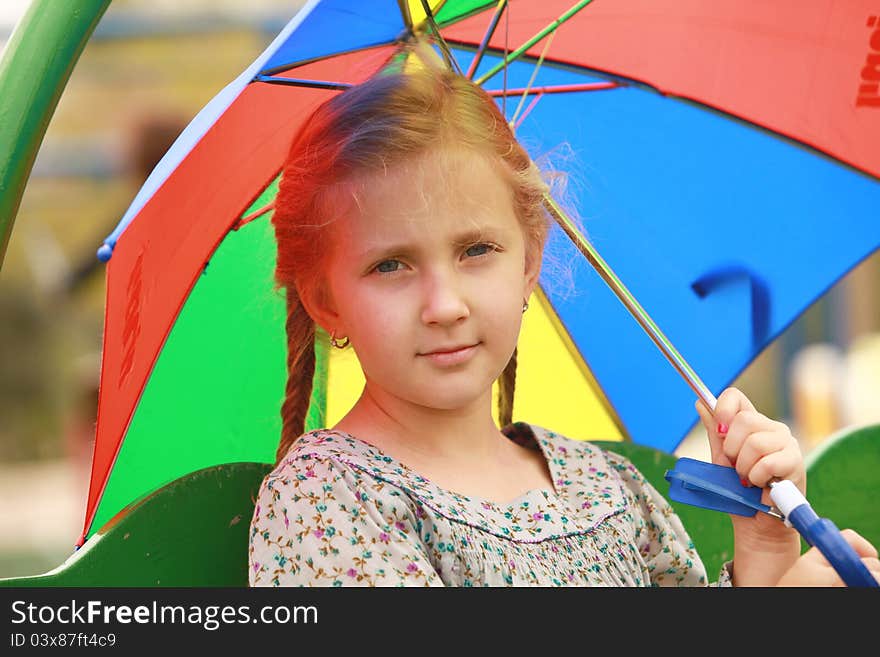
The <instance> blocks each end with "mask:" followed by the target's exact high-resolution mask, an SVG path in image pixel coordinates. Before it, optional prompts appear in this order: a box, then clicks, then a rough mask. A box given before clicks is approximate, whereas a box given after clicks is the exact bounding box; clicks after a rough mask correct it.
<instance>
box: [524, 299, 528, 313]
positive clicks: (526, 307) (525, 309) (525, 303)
mask: <svg viewBox="0 0 880 657" xmlns="http://www.w3.org/2000/svg"><path fill="white" fill-rule="evenodd" d="M528 309H529V302H528V301H526V300H525V299H523V312H525V311H527V310H528Z"/></svg>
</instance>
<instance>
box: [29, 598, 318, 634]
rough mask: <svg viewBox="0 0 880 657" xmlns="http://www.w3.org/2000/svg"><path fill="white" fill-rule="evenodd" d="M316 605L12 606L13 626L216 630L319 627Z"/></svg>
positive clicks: (99, 603) (93, 603) (90, 603)
mask: <svg viewBox="0 0 880 657" xmlns="http://www.w3.org/2000/svg"><path fill="white" fill-rule="evenodd" d="M317 622H318V609H317V607H315V606H286V605H265V606H262V607H259V608H257V609H254V608H252V607H251V606H250V605H238V606H235V605H183V604H175V605H167V604H160V603H159V602H158V601H156V600H153V601H152V602H150V603H148V604H142V605H124V604H123V605H120V604H107V603H104V602H102V601H101V600H88V601H86V602H79V601H77V600H75V599H74V600H71V601H70V602H69V603H67V602H65V603H62V604H34V603H32V602H26V601H24V600H15V601H13V603H12V624H13V625H27V626H28V627H30V626H35V625H55V624H60V625H68V624H86V625H91V624H97V623H103V624H104V625H112V624H114V623H118V624H121V625H129V624H132V623H137V624H142V625H199V626H201V627H203V628H204V629H206V630H209V631H214V630H217V629H219V628H220V627H222V626H223V625H241V624H246V623H262V624H264V625H286V624H288V623H294V624H317Z"/></svg>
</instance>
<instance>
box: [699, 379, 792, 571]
mask: <svg viewBox="0 0 880 657" xmlns="http://www.w3.org/2000/svg"><path fill="white" fill-rule="evenodd" d="M696 408H697V413H699V415H700V420H701V421H702V423H703V426H704V427H705V428H706V433H707V434H708V437H709V447H710V450H711V453H712V462H713V463H715V464H716V465H723V466H727V467H733V468H735V469H736V471H737V473H738V474H739V476H740V479H741V480H742V482H743V485H744V486H759V487H761V488H763V489H764V491H763V493H762V495H761V501H762V502H763V503H764V504H767V505H768V506H769V505H772V504H773V502H772V500H771V499H770V489H769V488H768V483H769V482H770V480H771V479H773V478H774V477H778V478H779V479H788V480H789V481H791V482H792V483H794V484H795V485H796V486H797V487H798V489H799V490H800V491H801V492H802V493H806V486H807V476H806V470H805V468H804V459H803V455H802V454H801V450H800V446H799V445H798V441H797V439H796V438H795V437H794V436H792V435H791V431H790V430H789V428H788V426H786V425H785V424H784V423H782V422H777V421H775V420H771V419H770V418H768V417H767V416H765V415H762V414H761V413H759V412H758V411H757V410H755V407H754V405H753V404H752V402H750V401H749V399H748V397H746V396H745V395H744V394H743V393H742V392H741V391H739V390H737V389H736V388H727V389H726V390H724V391H723V392H722V393H721V395H720V396H719V397H718V401H717V403H716V405H715V413H714V415H713V413H712V412H710V410H709V409H708V408H706V406H705V405H704V404H703V402H702V401H701V400H697V402H696ZM730 518H731V521H732V522H733V534H734V542H735V546H734V571H733V572H734V574H733V581H734V585H735V586H749V585H752V586H772V585H773V584H775V583H776V582H777V581H779V579H780V577H782V575H783V573H785V572H786V571H788V570H789V569H790V568H791V567H792V566H793V565H794V563H795V561H797V559H798V556H799V555H800V536H799V535H798V533H797V532H796V531H795V530H794V529H791V528H790V527H786V526H785V524H784V523H782V522H780V521H779V520H778V519H776V518H773V517H771V516H769V515H767V514H765V513H761V512H757V513H756V514H755V515H754V516H753V517H747V516H739V515H731V516H730Z"/></svg>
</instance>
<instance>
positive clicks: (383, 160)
mask: <svg viewBox="0 0 880 657" xmlns="http://www.w3.org/2000/svg"><path fill="white" fill-rule="evenodd" d="M413 52H414V53H415V54H416V55H418V57H420V61H421V64H422V65H419V66H415V67H412V68H410V69H408V70H392V71H390V72H389V71H385V72H383V73H381V74H379V75H377V76H375V77H373V78H371V79H370V80H368V81H366V82H364V83H362V84H359V85H356V86H354V87H351V88H349V89H347V90H345V91H343V92H342V93H340V94H338V95H336V96H334V97H333V98H331V99H330V100H328V101H326V102H325V103H323V104H322V105H320V106H319V107H318V108H317V109H316V110H315V111H314V112H313V113H312V114H311V115H310V116H309V117H308V118H307V119H306V120H305V122H304V123H303V125H302V126H301V128H300V129H299V131H298V133H297V134H296V136H295V137H294V140H293V143H292V145H291V148H290V152H289V155H288V157H287V160H286V161H285V164H284V168H283V170H282V176H281V181H280V184H279V191H278V195H277V198H276V202H275V213H274V216H273V218H272V224H273V226H274V228H275V237H276V241H277V247H278V260H277V266H276V271H275V284H276V287H277V288H285V289H286V293H287V313H288V315H287V324H286V328H287V339H288V357H287V370H288V380H287V388H286V394H285V400H284V403H283V405H282V408H281V417H282V435H281V441H280V444H279V446H278V451H277V454H276V460H277V461H280V460H281V459H282V458H283V457H284V455H285V454H286V453H287V451H288V449H289V448H290V446H291V445H292V444H293V442H294V441H295V440H296V438H297V437H298V436H300V435H301V434H302V433H303V431H304V429H305V422H306V415H307V413H308V410H309V402H310V399H311V394H312V379H313V377H314V372H315V334H316V333H315V332H316V326H315V322H314V321H313V319H312V318H311V317H310V316H309V315H308V313H307V311H306V309H305V307H304V306H303V304H302V302H301V300H300V299H301V296H303V295H306V294H310V295H315V297H317V298H322V296H323V295H325V294H326V291H325V290H326V288H325V287H324V286H325V281H324V280H323V279H322V272H323V270H324V267H323V266H322V265H323V264H324V258H326V257H327V254H328V253H330V249H331V248H332V244H331V231H330V230H328V227H330V226H331V225H332V223H333V221H334V219H335V218H336V217H337V216H339V212H340V205H341V203H342V202H343V201H340V198H343V197H344V196H345V195H344V194H340V191H344V190H345V186H346V184H347V183H349V182H350V181H352V180H353V179H354V178H355V177H356V176H357V175H358V174H360V173H369V172H372V171H376V170H382V168H383V167H389V166H394V165H395V164H397V163H399V162H402V161H404V160H407V159H409V158H412V157H415V156H417V155H420V154H424V153H426V152H431V151H434V150H437V149H440V148H442V147H443V146H444V145H448V146H455V147H457V148H465V149H470V150H472V151H474V152H476V153H479V154H482V155H485V156H488V157H490V158H491V159H493V160H494V161H495V162H497V163H498V164H499V165H500V166H499V167H498V170H499V171H500V172H501V173H502V175H503V176H504V177H505V179H506V180H507V181H508V182H509V183H510V185H511V189H512V190H513V200H514V207H515V211H516V216H517V219H518V220H519V222H520V226H521V227H522V230H523V235H524V238H525V242H526V254H527V256H526V257H527V258H530V257H539V258H540V257H541V254H542V253H543V249H544V245H545V243H546V240H547V234H548V230H549V226H550V218H549V215H548V214H547V212H546V210H545V209H544V206H543V201H542V200H543V196H544V194H545V192H547V191H548V186H547V184H546V183H545V181H544V180H543V178H542V176H541V172H540V171H539V169H538V167H537V166H536V165H535V164H534V163H533V162H532V159H531V158H530V157H529V155H528V153H527V152H526V151H525V149H524V148H523V147H522V146H521V145H520V144H519V143H518V142H517V140H516V138H515V136H514V134H513V132H512V130H511V128H510V126H509V125H508V123H507V121H506V120H505V118H504V116H503V115H502V114H501V112H500V110H499V109H498V106H497V105H496V103H495V101H494V100H493V99H492V98H491V96H489V95H488V94H487V93H486V92H485V91H484V90H483V89H482V88H481V87H479V86H478V85H476V84H474V83H473V82H471V81H470V80H469V79H467V78H466V77H464V76H462V75H460V74H457V73H454V72H451V71H449V70H446V69H441V68H440V67H438V66H437V65H436V62H435V60H434V59H433V57H432V56H431V55H426V54H425V52H426V51H425V49H424V47H423V46H420V45H418V44H417V45H416V46H414V47H413ZM315 297H307V298H315ZM516 358H517V354H516V350H514V352H513V355H512V356H511V358H510V361H509V362H508V364H507V365H506V367H505V369H504V371H503V373H502V374H501V376H500V377H499V379H498V382H499V390H500V395H499V400H498V415H499V419H500V422H501V425H502V426H504V425H506V424H509V423H510V421H511V416H512V410H513V394H514V388H515V379H516Z"/></svg>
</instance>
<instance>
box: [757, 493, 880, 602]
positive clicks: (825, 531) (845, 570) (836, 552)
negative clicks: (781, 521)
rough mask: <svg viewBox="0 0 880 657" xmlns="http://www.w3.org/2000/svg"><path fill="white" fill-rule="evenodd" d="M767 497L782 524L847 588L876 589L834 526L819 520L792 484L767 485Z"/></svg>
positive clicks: (867, 572)
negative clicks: (818, 554)
mask: <svg viewBox="0 0 880 657" xmlns="http://www.w3.org/2000/svg"><path fill="white" fill-rule="evenodd" d="M770 497H771V499H772V500H773V502H774V504H776V506H777V507H778V508H779V510H780V511H782V513H783V514H784V515H785V522H786V524H788V525H791V526H792V527H794V528H795V529H796V530H797V531H798V533H799V534H800V535H801V536H803V537H804V540H805V541H807V543H809V544H810V545H811V546H813V547H815V548H817V549H818V550H819V551H820V552H821V553H822V555H823V556H824V557H825V558H826V559H827V560H828V563H830V564H831V566H832V567H833V568H834V570H836V571H837V574H838V575H840V578H841V579H842V580H843V581H844V583H845V584H846V585H847V586H861V587H880V582H877V580H876V579H875V578H874V576H873V575H872V574H871V571H869V570H868V568H867V566H865V564H864V562H862V560H861V558H860V557H859V555H858V553H857V552H856V551H855V550H854V549H853V547H852V546H851V545H850V544H849V543H847V542H846V539H844V538H843V536H842V535H841V533H840V530H839V529H838V528H837V526H836V525H835V524H834V523H833V522H831V520H829V519H828V518H820V517H819V516H818V515H817V514H816V512H815V511H813V507H811V506H810V504H809V502H807V500H806V498H805V497H804V496H803V495H802V494H801V492H800V491H799V490H798V489H797V487H796V486H795V485H794V484H793V483H792V482H790V481H787V480H783V481H776V482H771V484H770Z"/></svg>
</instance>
